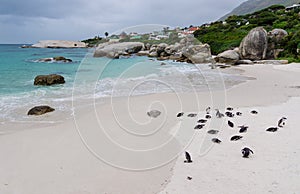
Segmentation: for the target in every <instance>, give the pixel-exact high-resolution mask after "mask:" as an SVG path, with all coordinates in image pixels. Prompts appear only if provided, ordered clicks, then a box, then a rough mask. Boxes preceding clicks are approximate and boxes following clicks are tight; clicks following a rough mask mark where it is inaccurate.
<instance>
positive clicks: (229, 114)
mask: <svg viewBox="0 0 300 194" xmlns="http://www.w3.org/2000/svg"><path fill="white" fill-rule="evenodd" d="M225 115H226V116H227V117H231V118H232V117H234V114H233V113H232V112H225Z"/></svg>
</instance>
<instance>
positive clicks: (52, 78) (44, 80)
mask: <svg viewBox="0 0 300 194" xmlns="http://www.w3.org/2000/svg"><path fill="white" fill-rule="evenodd" d="M64 83H65V78H64V77H63V76H61V75H57V74H51V75H39V76H36V77H35V79H34V85H42V86H50V85H54V84H64Z"/></svg>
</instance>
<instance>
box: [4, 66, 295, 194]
mask: <svg viewBox="0 0 300 194" xmlns="http://www.w3.org/2000/svg"><path fill="white" fill-rule="evenodd" d="M233 70H236V71H233ZM222 71H226V72H227V71H231V72H235V73H242V74H243V75H245V76H248V77H252V78H255V79H253V80H251V81H248V82H246V83H242V84H239V85H237V86H235V87H233V88H231V89H228V90H226V91H218V92H213V93H209V92H203V93H194V94H190V93H185V94H177V93H176V94H154V95H146V96H136V97H129V98H116V99H105V101H106V103H104V104H103V103H99V104H98V103H96V104H95V106H94V105H91V106H88V107H85V108H82V109H78V110H76V112H75V117H74V120H68V121H66V122H64V123H61V124H58V125H55V126H50V127H36V126H34V125H28V126H27V125H25V126H24V127H25V128H24V130H22V131H17V132H14V133H4V134H2V135H0V154H1V156H2V157H1V165H0V166H1V167H0V193H1V194H2V193H4V194H20V193H21V194H40V193H43V194H94V193H108V194H118V193H125V194H127V193H128V194H135V193H136V194H140V193H147V194H148V193H162V194H164V193H169V194H173V193H174V194H177V193H178V194H182V193H189V194H193V193H195V194H196V193H254V192H256V193H299V191H300V185H299V180H300V164H299V162H300V155H299V153H300V144H299V143H298V139H299V136H300V131H299V130H298V128H299V127H298V125H297V121H298V115H299V113H300V98H299V96H300V64H290V65H276V66H273V65H255V66H238V67H233V68H231V69H225V70H222ZM74 105H75V107H76V106H77V105H78V104H76V103H75V104H74ZM207 106H212V107H214V108H219V109H220V110H221V111H222V112H224V108H225V107H227V106H231V107H233V108H234V109H235V111H241V112H243V116H242V117H235V118H233V119H230V120H232V121H233V122H234V123H235V124H236V125H243V124H245V125H248V126H249V130H248V132H247V133H246V134H244V135H243V136H244V138H243V139H242V140H240V141H237V142H230V141H229V139H230V137H231V136H232V135H235V134H237V133H238V128H237V127H236V128H234V129H230V128H229V127H228V126H227V124H226V123H227V118H226V119H216V118H213V119H212V120H211V122H209V123H208V124H207V126H206V127H205V128H204V129H202V130H199V131H195V130H194V126H195V125H196V121H197V120H198V119H199V118H203V116H204V110H205V108H206V107H207ZM152 109H157V110H160V111H161V112H162V114H161V115H160V116H159V117H158V118H156V119H150V118H149V117H148V116H147V114H146V112H147V111H149V110H152ZM251 110H257V111H258V112H259V114H258V115H251V114H250V111H251ZM180 111H183V112H185V115H184V116H183V117H182V118H176V115H177V113H178V112H180ZM194 112H195V113H198V116H197V117H196V118H188V117H187V116H186V115H187V113H194ZM56 114H59V113H57V112H53V113H50V114H48V115H47V116H48V117H51V116H53V117H55V115H56ZM282 116H285V117H287V118H288V120H287V125H286V126H285V127H284V128H283V129H279V131H278V132H276V133H268V132H266V131H265V130H266V129H267V128H268V127H270V126H276V124H277V121H278V120H279V119H280V118H281V117H282ZM5 127H6V129H5V131H9V130H10V129H14V128H16V126H14V125H13V124H9V125H7V126H5ZM18 127H19V126H18ZM208 129H218V130H220V133H219V134H218V137H219V138H220V139H222V141H223V142H222V143H221V144H220V145H216V144H212V142H211V138H212V137H215V136H213V135H209V134H207V133H206V131H207V130H208ZM245 146H247V147H249V148H251V149H253V151H254V155H251V156H250V157H249V158H248V159H246V158H242V154H241V149H242V148H243V147H245ZM185 150H187V151H189V152H190V153H191V155H192V159H193V163H190V164H187V163H184V162H183V161H184V160H185V158H184V151H185ZM188 176H190V177H192V180H188V179H187V177H188Z"/></svg>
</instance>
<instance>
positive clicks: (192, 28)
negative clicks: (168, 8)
mask: <svg viewBox="0 0 300 194" xmlns="http://www.w3.org/2000/svg"><path fill="white" fill-rule="evenodd" d="M196 30H199V27H191V28H189V31H196Z"/></svg>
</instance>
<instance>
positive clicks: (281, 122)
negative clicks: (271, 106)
mask: <svg viewBox="0 0 300 194" xmlns="http://www.w3.org/2000/svg"><path fill="white" fill-rule="evenodd" d="M286 119H287V118H286V117H282V118H281V119H279V121H278V127H280V128H282V127H283V126H284V125H285V121H286Z"/></svg>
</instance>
